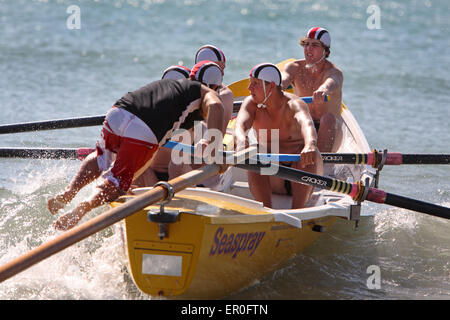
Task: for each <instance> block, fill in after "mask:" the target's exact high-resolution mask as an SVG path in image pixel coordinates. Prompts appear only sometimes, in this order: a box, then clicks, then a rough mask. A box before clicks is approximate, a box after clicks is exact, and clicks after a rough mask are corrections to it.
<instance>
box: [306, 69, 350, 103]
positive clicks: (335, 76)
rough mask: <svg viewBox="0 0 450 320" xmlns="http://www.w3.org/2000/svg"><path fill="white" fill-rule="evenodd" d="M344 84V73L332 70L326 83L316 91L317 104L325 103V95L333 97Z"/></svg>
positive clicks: (314, 95)
mask: <svg viewBox="0 0 450 320" xmlns="http://www.w3.org/2000/svg"><path fill="white" fill-rule="evenodd" d="M343 82H344V77H343V75H342V72H341V71H340V70H339V69H337V68H333V69H330V71H329V72H328V74H327V77H326V79H325V81H324V82H323V83H322V84H321V85H320V86H319V88H317V90H316V91H314V93H313V99H314V100H315V101H317V102H323V101H324V99H325V95H333V94H334V93H335V92H336V91H337V90H340V89H341V88H342V83H343Z"/></svg>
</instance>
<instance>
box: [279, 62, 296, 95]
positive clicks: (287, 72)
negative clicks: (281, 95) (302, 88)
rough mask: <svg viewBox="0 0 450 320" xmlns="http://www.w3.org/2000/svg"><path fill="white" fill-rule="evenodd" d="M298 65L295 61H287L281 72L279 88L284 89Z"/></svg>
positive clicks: (289, 82) (291, 80) (292, 78)
mask: <svg viewBox="0 0 450 320" xmlns="http://www.w3.org/2000/svg"><path fill="white" fill-rule="evenodd" d="M297 69H298V66H297V62H296V61H292V62H289V63H288V64H286V65H285V66H284V68H283V71H282V72H281V89H283V90H286V89H287V88H288V87H289V85H290V84H291V83H292V82H293V81H294V75H295V73H296V72H297Z"/></svg>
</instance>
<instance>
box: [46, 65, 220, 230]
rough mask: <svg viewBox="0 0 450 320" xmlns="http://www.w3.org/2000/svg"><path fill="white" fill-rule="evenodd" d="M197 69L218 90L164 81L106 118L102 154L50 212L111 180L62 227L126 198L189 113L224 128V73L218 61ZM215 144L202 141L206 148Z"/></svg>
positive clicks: (59, 225)
mask: <svg viewBox="0 0 450 320" xmlns="http://www.w3.org/2000/svg"><path fill="white" fill-rule="evenodd" d="M194 69H196V70H197V71H198V72H202V73H206V74H207V78H208V80H205V81H206V82H207V83H208V85H209V86H211V87H212V88H213V89H211V88H209V86H205V85H202V84H201V83H200V82H198V81H195V80H181V81H180V80H173V79H167V80H158V81H154V82H152V83H150V84H148V85H146V86H144V87H142V88H140V89H138V90H136V91H133V92H129V93H127V94H126V95H125V96H123V97H122V98H120V99H119V100H118V101H117V102H116V103H115V105H114V106H113V107H112V108H111V109H110V111H109V112H108V113H107V115H106V118H105V122H104V123H103V127H102V133H101V139H100V141H99V142H98V143H97V151H96V152H93V153H91V154H90V155H89V156H88V157H87V158H86V159H85V160H84V161H83V163H82V165H81V167H80V169H79V171H78V173H77V174H76V176H75V177H74V178H73V180H72V181H71V183H70V184H69V186H68V187H67V188H66V189H65V191H64V192H63V193H62V194H60V195H57V196H55V197H53V198H51V199H49V200H48V202H47V208H48V210H49V211H50V212H51V213H52V214H56V213H57V212H58V210H60V209H62V208H64V206H65V205H66V204H67V203H69V202H70V201H71V200H72V199H73V198H74V197H75V195H76V194H77V193H78V191H79V190H80V189H81V188H83V187H84V186H86V185H87V184H89V183H90V182H92V181H94V180H95V179H96V178H98V177H99V176H100V174H101V173H102V172H105V173H104V175H103V177H104V178H105V180H104V181H103V183H101V184H100V185H99V186H98V188H99V191H98V192H97V193H96V194H94V195H93V196H92V198H91V199H89V200H87V201H83V202H81V203H80V204H79V205H78V206H77V207H76V208H75V209H74V210H72V211H71V212H69V213H66V214H64V215H62V216H61V217H59V218H58V220H57V221H56V222H55V225H54V226H55V228H56V229H59V230H67V229H70V228H72V227H73V226H75V225H76V224H77V223H78V222H79V221H80V219H81V218H82V217H83V216H84V215H85V214H86V213H88V212H89V211H90V210H92V209H94V208H96V207H98V206H100V205H103V204H104V203H107V202H111V201H114V200H116V199H117V198H118V197H119V196H120V195H123V194H125V192H126V191H127V190H128V189H129V187H130V185H131V182H132V181H133V179H134V178H136V177H138V176H139V175H140V174H141V173H142V172H143V171H145V170H146V169H147V167H148V165H149V164H150V160H151V159H152V157H153V154H154V153H155V151H156V150H157V149H158V148H159V147H160V146H162V145H164V144H165V143H166V142H167V140H169V139H170V138H171V136H172V133H173V132H174V131H175V130H176V129H178V128H179V127H180V125H181V124H182V123H184V121H185V119H186V118H187V117H188V115H189V114H193V113H195V115H196V116H197V117H198V120H206V123H207V127H208V129H217V130H220V129H221V128H222V119H223V116H224V111H223V104H222V102H221V101H220V98H219V96H218V94H217V93H216V91H214V88H215V87H217V86H219V85H220V84H221V83H222V72H221V71H220V68H219V67H218V66H217V65H216V64H214V63H212V62H209V63H201V64H198V65H196V66H195V67H194ZM209 143H210V142H209V141H205V140H204V139H203V140H202V144H206V145H207V144H209ZM214 143H216V142H214Z"/></svg>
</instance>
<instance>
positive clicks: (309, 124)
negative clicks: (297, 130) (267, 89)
mask: <svg viewBox="0 0 450 320" xmlns="http://www.w3.org/2000/svg"><path fill="white" fill-rule="evenodd" d="M292 103H293V108H294V112H295V115H294V119H295V120H296V121H297V123H298V125H299V126H300V127H301V132H302V136H303V139H304V142H305V146H304V147H303V149H302V151H301V152H300V154H301V157H300V160H301V165H302V167H305V166H307V165H310V164H313V163H314V158H315V154H316V153H318V152H319V149H318V148H317V133H316V129H315V128H314V123H313V120H312V118H311V115H310V113H309V110H308V106H307V105H306V103H305V102H303V101H302V100H300V99H296V100H294V101H293V102H292Z"/></svg>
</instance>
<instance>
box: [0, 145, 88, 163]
mask: <svg viewBox="0 0 450 320" xmlns="http://www.w3.org/2000/svg"><path fill="white" fill-rule="evenodd" d="M94 151H95V149H92V148H0V158H33V159H78V160H83V159H84V158H86V157H87V156H88V155H89V154H91V153H92V152H94Z"/></svg>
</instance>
